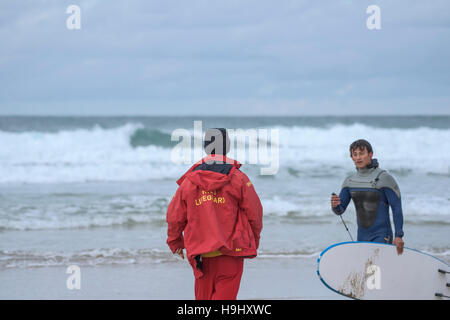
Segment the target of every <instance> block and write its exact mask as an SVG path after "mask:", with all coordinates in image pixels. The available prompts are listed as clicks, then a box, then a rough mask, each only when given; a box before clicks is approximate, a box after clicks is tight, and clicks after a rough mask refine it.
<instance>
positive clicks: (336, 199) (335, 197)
mask: <svg viewBox="0 0 450 320" xmlns="http://www.w3.org/2000/svg"><path fill="white" fill-rule="evenodd" d="M340 204H341V198H339V196H338V195H337V194H333V195H332V196H331V207H332V208H336V207H337V206H338V205H340Z"/></svg>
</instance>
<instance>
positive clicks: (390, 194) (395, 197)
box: [378, 172, 403, 238]
mask: <svg viewBox="0 0 450 320" xmlns="http://www.w3.org/2000/svg"><path fill="white" fill-rule="evenodd" d="M378 184H379V185H380V187H381V189H382V190H383V192H384V194H385V195H386V199H387V201H388V203H389V206H390V207H391V208H392V217H393V220H394V227H395V237H399V238H402V237H403V210H402V200H401V194H400V188H399V187H398V184H397V182H396V181H395V179H394V178H393V177H392V176H391V175H390V174H389V173H388V172H384V173H383V174H382V175H381V176H380V181H379V182H378Z"/></svg>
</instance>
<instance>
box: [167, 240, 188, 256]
mask: <svg viewBox="0 0 450 320" xmlns="http://www.w3.org/2000/svg"><path fill="white" fill-rule="evenodd" d="M167 244H168V245H169V248H170V250H171V251H172V253H174V252H175V251H176V250H177V249H179V248H182V249H184V241H183V240H177V241H172V242H170V243H167Z"/></svg>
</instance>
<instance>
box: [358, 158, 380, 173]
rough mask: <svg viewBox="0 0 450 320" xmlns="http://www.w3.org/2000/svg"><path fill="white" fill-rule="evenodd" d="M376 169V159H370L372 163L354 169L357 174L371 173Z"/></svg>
mask: <svg viewBox="0 0 450 320" xmlns="http://www.w3.org/2000/svg"><path fill="white" fill-rule="evenodd" d="M376 168H378V160H377V159H372V161H371V162H370V164H369V165H368V166H366V167H364V168H361V169H360V168H356V170H357V171H358V173H359V174H362V175H364V174H367V173H370V172H372V171H373V170H375V169H376Z"/></svg>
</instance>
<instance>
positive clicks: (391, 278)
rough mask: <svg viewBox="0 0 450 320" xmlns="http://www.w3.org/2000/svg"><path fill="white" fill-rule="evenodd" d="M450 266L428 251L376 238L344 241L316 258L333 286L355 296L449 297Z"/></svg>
mask: <svg viewBox="0 0 450 320" xmlns="http://www.w3.org/2000/svg"><path fill="white" fill-rule="evenodd" d="M449 272H450V266H449V264H447V263H446V262H444V261H442V260H439V259H438V258H436V257H433V256H431V255H429V254H427V253H424V252H421V251H418V250H415V249H410V248H406V247H405V248H404V250H403V253H402V254H401V255H397V249H396V247H395V246H394V245H390V244H383V243H375V242H363V241H355V242H341V243H337V244H334V245H332V246H330V247H328V248H326V249H325V250H324V251H323V252H322V253H321V254H320V256H319V258H318V259H317V274H318V275H319V278H320V280H321V281H322V283H323V284H324V285H325V286H326V287H327V288H329V289H330V290H332V291H334V292H336V293H339V294H342V295H344V296H347V297H350V298H353V299H402V300H403V299H408V300H409V299H427V300H428V299H448V298H449V296H450V288H449V287H448V283H449V282H450V276H449Z"/></svg>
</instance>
